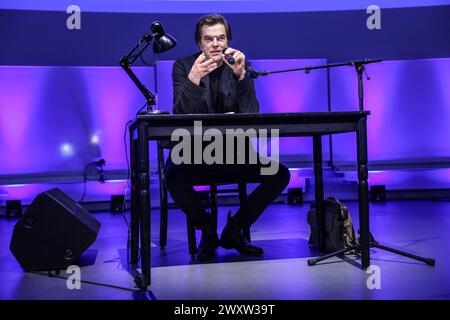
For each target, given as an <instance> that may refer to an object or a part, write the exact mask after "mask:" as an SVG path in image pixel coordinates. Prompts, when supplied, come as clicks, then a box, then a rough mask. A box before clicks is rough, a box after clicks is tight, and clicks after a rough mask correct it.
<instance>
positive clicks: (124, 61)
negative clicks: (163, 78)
mask: <svg viewBox="0 0 450 320" xmlns="http://www.w3.org/2000/svg"><path fill="white" fill-rule="evenodd" d="M152 39H153V35H149V34H146V35H144V36H143V37H142V38H141V39H140V41H139V42H138V43H137V44H136V45H135V46H134V47H133V49H131V51H130V53H129V54H128V55H127V56H125V57H122V58H120V66H121V67H122V69H123V70H125V72H126V73H127V74H128V76H129V77H130V78H131V80H133V82H134V84H135V85H136V86H137V87H138V89H139V91H141V93H142V94H143V95H144V97H145V98H146V99H147V106H153V105H156V102H155V97H156V95H155V94H153V93H152V92H150V90H148V89H147V88H146V87H145V86H144V85H143V84H142V82H141V81H140V80H139V78H138V77H137V76H136V74H135V73H134V72H133V70H131V66H132V64H133V62H134V61H136V59H137V58H138V56H139V55H140V54H142V53H143V52H144V51H145V49H147V47H148V46H149V45H150V43H151V42H152ZM142 40H145V42H146V44H145V46H144V47H143V48H142V49H140V50H139V51H138V53H137V54H134V52H135V51H136V50H138V49H139V47H140V46H141V42H142Z"/></svg>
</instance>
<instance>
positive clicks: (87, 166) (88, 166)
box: [78, 162, 95, 203]
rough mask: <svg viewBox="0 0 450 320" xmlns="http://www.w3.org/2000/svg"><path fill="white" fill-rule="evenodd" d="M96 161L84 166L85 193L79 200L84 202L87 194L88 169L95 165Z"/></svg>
mask: <svg viewBox="0 0 450 320" xmlns="http://www.w3.org/2000/svg"><path fill="white" fill-rule="evenodd" d="M94 164H95V162H90V163H88V164H87V165H86V167H84V171H83V180H84V184H83V194H82V195H81V199H80V201H78V202H80V203H81V202H83V201H84V197H85V196H86V184H87V172H88V169H89V168H90V167H91V166H92V165H94Z"/></svg>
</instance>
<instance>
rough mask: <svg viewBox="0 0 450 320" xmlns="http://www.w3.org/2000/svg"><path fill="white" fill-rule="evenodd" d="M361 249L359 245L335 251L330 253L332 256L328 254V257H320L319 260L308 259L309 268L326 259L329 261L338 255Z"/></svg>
mask: <svg viewBox="0 0 450 320" xmlns="http://www.w3.org/2000/svg"><path fill="white" fill-rule="evenodd" d="M359 247H360V245H359V244H355V245H354V246H351V247H348V248H345V249H341V250H338V251H335V252H333V253H330V254H326V255H324V256H321V257H319V258H313V259H308V266H313V265H315V264H316V263H317V262H320V261H323V260H326V259H329V258H332V257H335V256H338V255H340V254H344V253H346V252H349V251H351V250H354V249H357V248H359Z"/></svg>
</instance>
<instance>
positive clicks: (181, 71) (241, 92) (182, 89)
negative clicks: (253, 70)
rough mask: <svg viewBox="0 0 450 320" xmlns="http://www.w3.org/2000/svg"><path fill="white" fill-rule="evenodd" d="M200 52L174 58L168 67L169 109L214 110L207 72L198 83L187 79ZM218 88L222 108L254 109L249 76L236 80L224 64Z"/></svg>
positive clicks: (254, 95)
mask: <svg viewBox="0 0 450 320" xmlns="http://www.w3.org/2000/svg"><path fill="white" fill-rule="evenodd" d="M199 55H200V53H196V54H193V55H190V56H187V57H184V58H180V59H178V60H176V61H175V63H174V65H173V70H172V79H173V113H217V111H216V109H215V106H214V105H213V103H212V98H211V91H210V88H209V75H207V76H204V77H203V78H202V79H201V80H200V86H197V85H195V84H194V83H193V82H192V81H191V80H189V79H188V75H189V72H190V71H191V68H192V65H193V64H194V62H195V60H196V59H197V57H198V56H199ZM221 83H222V88H221V89H222V92H223V94H224V97H225V101H224V105H223V107H224V112H236V113H258V112H259V103H258V100H257V99H256V94H255V86H254V83H253V79H251V78H250V77H247V76H246V77H245V78H244V79H243V80H241V81H239V80H238V79H237V78H236V77H235V75H234V73H233V70H231V68H229V67H228V66H227V65H226V66H225V69H224V70H223V72H222V75H221Z"/></svg>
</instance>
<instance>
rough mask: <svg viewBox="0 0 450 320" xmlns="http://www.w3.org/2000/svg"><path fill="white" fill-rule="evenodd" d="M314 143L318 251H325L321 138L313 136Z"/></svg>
mask: <svg viewBox="0 0 450 320" xmlns="http://www.w3.org/2000/svg"><path fill="white" fill-rule="evenodd" d="M313 139H314V140H313V141H314V178H315V180H314V181H315V182H314V185H315V198H316V219H317V233H318V239H319V250H320V251H322V252H324V251H325V239H324V234H325V232H324V212H323V178H322V177H323V168H322V136H320V135H315V136H314V137H313Z"/></svg>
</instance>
